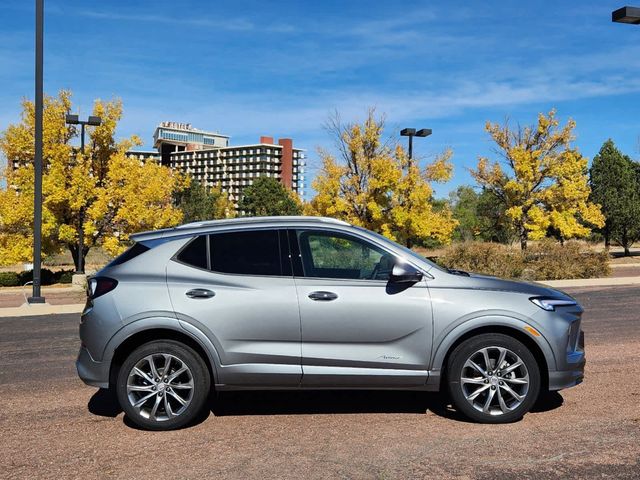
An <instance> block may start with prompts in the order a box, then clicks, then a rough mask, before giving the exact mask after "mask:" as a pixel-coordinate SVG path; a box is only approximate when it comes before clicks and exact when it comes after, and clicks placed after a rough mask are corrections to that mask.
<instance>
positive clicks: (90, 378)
mask: <svg viewBox="0 0 640 480" xmlns="http://www.w3.org/2000/svg"><path fill="white" fill-rule="evenodd" d="M109 367H110V363H109V362H96V361H95V360H94V359H93V358H91V354H90V353H89V350H87V349H86V348H85V347H80V352H79V353H78V359H77V360H76V369H77V370H78V376H79V377H80V379H81V380H82V381H83V382H84V383H86V384H87V385H90V386H92V387H98V388H109Z"/></svg>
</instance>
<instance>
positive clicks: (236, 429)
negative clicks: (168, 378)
mask: <svg viewBox="0 0 640 480" xmlns="http://www.w3.org/2000/svg"><path fill="white" fill-rule="evenodd" d="M571 293H572V294H574V296H576V298H577V299H578V300H579V301H580V302H581V303H582V304H583V305H584V306H585V308H586V313H585V316H584V322H583V328H584V330H585V332H586V341H587V358H588V366H587V372H586V379H585V383H583V384H582V385H580V386H578V387H576V388H573V389H569V390H566V391H563V392H562V393H561V394H556V395H554V396H552V397H551V398H549V399H547V400H545V401H544V402H542V403H540V404H539V405H538V406H537V407H536V410H535V412H533V413H530V414H529V415H527V416H526V417H525V418H524V420H522V421H520V422H517V423H514V424H511V425H503V426H497V425H475V424H471V423H467V422H466V421H464V420H463V419H461V418H460V417H459V416H458V415H457V414H456V412H454V411H452V410H451V409H450V408H449V407H448V406H447V405H446V400H445V399H443V397H441V396H439V395H433V394H418V393H411V392H410V393H406V392H337V393H335V392H293V393H291V392H253V393H252V392H246V393H233V394H232V393H227V394H224V395H220V396H219V397H218V398H217V399H213V400H212V404H211V412H210V414H209V415H208V417H207V418H205V419H203V421H202V422H201V423H199V424H198V425H195V426H193V427H191V428H189V429H185V430H181V431H176V432H166V433H151V432H144V431H139V430H136V429H135V428H132V427H131V426H130V424H129V423H128V422H127V420H126V419H124V418H123V415H122V413H121V412H120V410H119V408H118V407H117V404H116V403H115V402H114V400H113V398H112V397H111V396H110V395H109V394H108V393H105V392H101V391H97V390H96V389H94V388H91V387H87V386H85V385H84V384H83V383H82V382H81V381H80V380H79V379H78V378H77V376H76V373H75V368H74V360H75V355H76V353H77V349H78V339H77V323H78V318H77V315H57V316H47V317H24V318H2V319H0V400H1V402H2V403H1V409H0V478H79V477H82V478H85V479H86V478H121V477H122V478H125V477H126V478H154V479H157V478H214V477H215V478H242V479H247V478H292V479H298V478H301V477H305V479H306V480H310V479H315V478H380V479H383V478H384V479H386V478H487V479H489V478H515V477H517V478H531V479H534V478H535V479H538V478H540V479H542V478H558V477H560V478H569V477H571V478H585V477H594V478H595V477H597V478H616V479H620V478H629V479H631V478H640V408H639V407H640V400H639V399H640V373H639V372H640V369H639V368H638V364H639V361H640V288H635V287H634V288H628V287H627V288H624V287H615V288H608V289H594V288H592V289H588V290H587V289H583V290H580V291H578V290H574V291H573V292H571Z"/></svg>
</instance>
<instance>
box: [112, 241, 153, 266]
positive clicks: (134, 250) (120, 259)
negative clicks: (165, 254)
mask: <svg viewBox="0 0 640 480" xmlns="http://www.w3.org/2000/svg"><path fill="white" fill-rule="evenodd" d="M148 250H150V248H149V247H147V246H146V245H143V244H142V243H134V244H133V245H132V246H131V247H130V248H129V249H128V250H127V251H126V252H124V253H122V254H120V255H118V256H117V257H116V258H114V259H113V260H112V261H111V263H109V265H107V266H108V267H114V266H116V265H120V264H122V263H125V262H128V261H129V260H131V259H133V258H136V257H137V256H138V255H140V254H142V253H144V252H146V251H148Z"/></svg>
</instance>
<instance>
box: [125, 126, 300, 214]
mask: <svg viewBox="0 0 640 480" xmlns="http://www.w3.org/2000/svg"><path fill="white" fill-rule="evenodd" d="M153 140H154V147H155V148H156V149H157V151H156V152H152V151H144V152H143V151H135V150H132V151H130V152H128V154H129V155H130V156H132V157H136V158H139V159H140V160H143V161H147V160H151V159H153V160H156V161H159V162H160V163H161V164H162V165H166V166H168V167H171V168H174V169H176V170H179V171H181V172H184V173H188V174H190V175H191V176H192V177H193V178H194V179H195V180H197V181H199V182H200V183H202V184H203V185H205V186H207V187H212V186H218V187H220V188H221V189H222V191H224V192H226V193H227V194H228V195H229V198H230V199H231V201H232V202H233V203H234V204H235V205H236V207H237V206H238V202H239V201H240V198H242V191H243V189H244V188H245V187H247V186H249V185H252V184H253V181H254V180H255V179H256V178H258V177H271V178H275V179H277V180H279V181H280V182H282V184H283V185H284V186H285V187H287V188H289V189H290V190H292V191H293V192H295V193H297V194H298V195H299V196H300V198H302V197H303V196H304V167H305V155H304V150H302V149H299V148H294V146H293V140H291V139H290V138H281V139H278V141H277V142H275V141H274V139H273V137H265V136H263V137H260V141H259V142H257V143H255V144H251V145H237V146H232V145H229V137H228V136H226V135H220V134H219V133H214V132H205V131H203V130H198V129H196V128H193V127H192V126H191V125H190V124H185V123H176V122H163V123H161V124H160V125H158V127H157V128H156V131H155V133H154V135H153Z"/></svg>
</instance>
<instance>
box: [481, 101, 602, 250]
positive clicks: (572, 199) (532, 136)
mask: <svg viewBox="0 0 640 480" xmlns="http://www.w3.org/2000/svg"><path fill="white" fill-rule="evenodd" d="M574 128H575V122H574V121H573V120H569V121H568V122H567V124H566V125H565V126H563V127H560V126H559V122H558V120H557V119H556V117H555V111H554V110H552V111H551V112H549V114H547V115H545V114H542V113H541V114H540V115H538V124H537V125H533V126H527V127H524V128H522V127H519V128H518V129H517V130H512V129H511V128H510V127H509V125H504V126H500V125H498V124H493V123H490V122H487V125H486V130H487V132H489V135H491V138H492V139H493V141H494V142H495V143H496V145H497V146H498V151H499V152H500V154H501V155H502V157H503V160H504V161H503V165H504V166H505V167H506V171H505V169H503V166H501V164H500V163H499V162H493V163H490V162H489V160H488V159H487V158H484V157H481V158H480V159H479V161H478V167H477V169H476V170H472V171H471V174H472V175H473V177H474V178H475V179H476V181H477V182H478V184H479V185H480V186H481V187H482V188H483V189H486V190H489V191H491V192H493V193H494V194H495V195H497V196H498V197H499V198H500V199H501V200H502V201H504V203H505V205H506V209H507V210H506V213H507V216H508V217H509V218H510V219H511V221H512V222H513V225H514V227H515V229H516V231H517V233H518V236H519V238H520V246H521V248H522V249H523V250H525V249H526V248H527V241H528V240H529V239H532V240H537V239H541V238H544V237H545V236H546V235H547V233H548V232H553V233H554V234H555V235H557V236H559V237H560V239H569V238H575V237H585V236H587V235H588V234H589V233H590V231H591V229H590V227H589V226H590V225H592V226H597V227H601V226H602V225H604V216H603V215H602V212H601V211H600V206H599V205H597V204H594V203H592V202H590V201H589V193H590V192H591V189H590V187H589V183H588V176H587V173H588V172H587V158H585V157H583V156H582V155H581V154H580V153H579V152H578V150H577V149H575V148H572V146H571V142H572V141H573V139H574V137H573V129H574Z"/></svg>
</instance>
